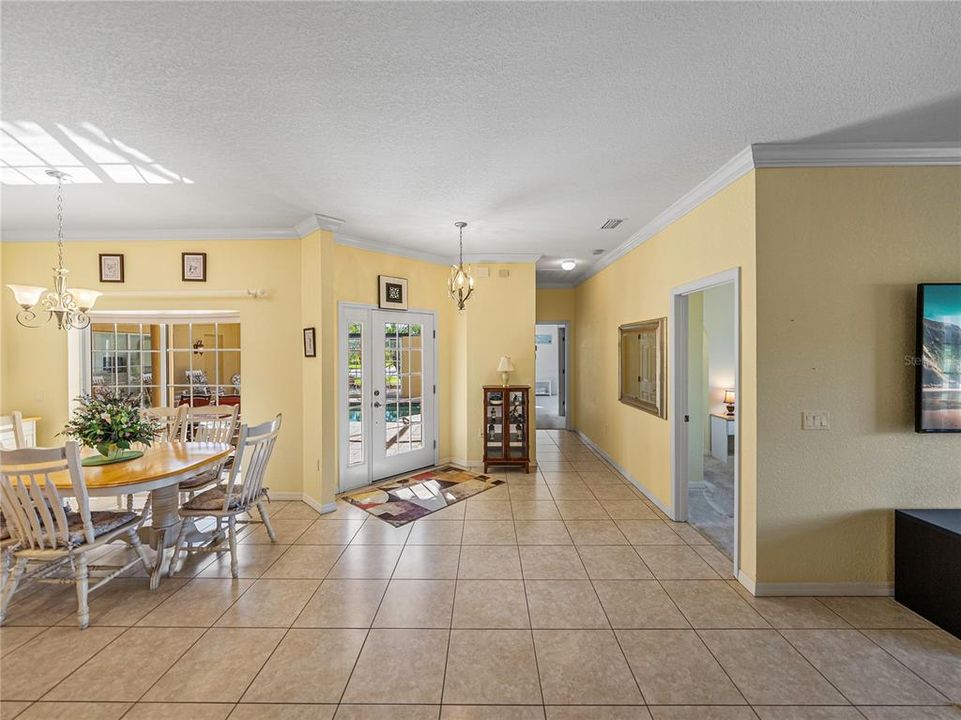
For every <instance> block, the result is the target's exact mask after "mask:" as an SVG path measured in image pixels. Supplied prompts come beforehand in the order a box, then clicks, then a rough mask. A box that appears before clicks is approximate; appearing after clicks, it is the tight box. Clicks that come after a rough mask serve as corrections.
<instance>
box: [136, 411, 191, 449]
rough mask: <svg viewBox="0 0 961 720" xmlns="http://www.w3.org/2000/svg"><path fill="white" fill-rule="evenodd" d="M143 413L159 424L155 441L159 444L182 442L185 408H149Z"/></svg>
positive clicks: (185, 415)
mask: <svg viewBox="0 0 961 720" xmlns="http://www.w3.org/2000/svg"><path fill="white" fill-rule="evenodd" d="M144 413H145V414H146V415H147V416H149V417H151V418H153V419H154V420H156V421H157V422H158V423H160V426H161V430H160V435H159V436H158V437H157V440H159V441H160V442H177V441H180V440H183V434H184V421H185V420H186V418H187V406H186V405H178V406H177V407H175V408H170V407H151V408H147V409H145V410H144Z"/></svg>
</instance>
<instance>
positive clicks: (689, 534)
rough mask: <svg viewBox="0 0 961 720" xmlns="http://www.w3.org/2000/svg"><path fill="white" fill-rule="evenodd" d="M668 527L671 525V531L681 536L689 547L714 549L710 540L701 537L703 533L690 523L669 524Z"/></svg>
mask: <svg viewBox="0 0 961 720" xmlns="http://www.w3.org/2000/svg"><path fill="white" fill-rule="evenodd" d="M668 525H670V527H671V530H673V531H674V532H676V533H677V534H678V535H680V536H681V539H682V540H684V542H686V543H687V544H688V545H707V546H709V547H713V545H711V542H710V540H708V539H707V538H706V537H704V536H703V535H701V533H699V532H698V531H697V528H695V527H694V526H693V525H691V524H689V523H684V522H669V523H668Z"/></svg>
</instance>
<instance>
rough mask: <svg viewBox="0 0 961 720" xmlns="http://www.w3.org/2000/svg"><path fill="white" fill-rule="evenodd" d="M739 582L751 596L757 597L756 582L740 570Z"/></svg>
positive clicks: (738, 574)
mask: <svg viewBox="0 0 961 720" xmlns="http://www.w3.org/2000/svg"><path fill="white" fill-rule="evenodd" d="M737 581H738V582H739V583H741V585H743V586H744V587H745V588H747V591H748V592H749V593H751V595H757V592H756V590H757V587H756V583H755V582H754V580H752V579H751V578H749V577H748V576H747V575H745V574H744V571H743V570H738V573H737Z"/></svg>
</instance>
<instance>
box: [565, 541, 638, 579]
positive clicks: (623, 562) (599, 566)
mask: <svg viewBox="0 0 961 720" xmlns="http://www.w3.org/2000/svg"><path fill="white" fill-rule="evenodd" d="M577 554H578V555H580V556H581V562H583V563H584V567H585V569H586V570H587V574H588V576H589V577H590V578H591V579H592V580H653V579H654V575H652V574H651V571H650V570H648V569H647V565H645V564H644V561H643V560H641V557H640V556H639V555H638V554H637V551H636V550H634V548H633V547H630V546H629V545H582V546H580V547H578V548H577Z"/></svg>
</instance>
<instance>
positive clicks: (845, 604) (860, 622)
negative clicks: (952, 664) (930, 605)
mask: <svg viewBox="0 0 961 720" xmlns="http://www.w3.org/2000/svg"><path fill="white" fill-rule="evenodd" d="M820 600H821V602H823V603H824V604H825V605H827V606H828V607H829V608H831V609H832V610H833V611H834V612H836V613H837V614H838V615H840V616H841V617H843V618H844V619H845V620H847V621H848V622H849V623H851V624H852V625H853V626H854V627H859V628H932V627H934V626H933V625H932V624H931V623H929V622H928V621H927V620H925V619H924V618H923V617H921V616H920V615H916V614H915V613H913V612H911V611H910V610H908V609H907V608H906V607H904V605H901V604H900V603H898V602H896V601H895V600H894V598H889V597H825V598H820Z"/></svg>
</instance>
